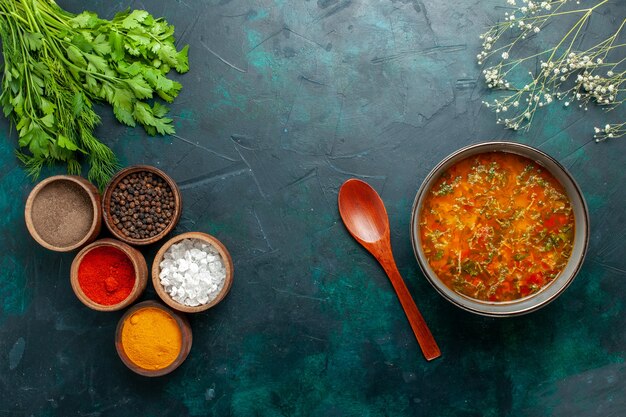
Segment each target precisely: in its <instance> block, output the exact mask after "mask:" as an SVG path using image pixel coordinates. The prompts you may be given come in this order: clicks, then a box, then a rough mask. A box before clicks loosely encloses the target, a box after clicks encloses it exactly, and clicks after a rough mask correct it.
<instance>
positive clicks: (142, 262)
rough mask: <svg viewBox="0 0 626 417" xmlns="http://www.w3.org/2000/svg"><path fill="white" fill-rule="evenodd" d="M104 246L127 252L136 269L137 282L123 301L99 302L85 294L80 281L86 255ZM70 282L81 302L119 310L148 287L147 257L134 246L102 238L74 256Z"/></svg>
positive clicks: (105, 309)
mask: <svg viewBox="0 0 626 417" xmlns="http://www.w3.org/2000/svg"><path fill="white" fill-rule="evenodd" d="M103 246H111V247H114V248H116V249H119V250H120V251H122V252H124V254H126V256H127V257H128V259H130V261H131V262H132V264H133V267H134V269H135V284H134V285H133V289H132V290H131V292H130V294H128V296H127V297H126V298H125V299H124V300H123V301H120V302H119V303H117V304H112V305H102V304H98V303H96V302H95V301H93V300H92V299H91V298H89V297H87V295H85V293H84V292H83V289H82V288H81V286H80V283H79V282H78V268H79V267H80V263H81V262H82V260H83V258H84V257H85V255H86V254H87V253H89V252H90V251H91V250H93V249H96V248H100V247H103ZM70 283H71V284H72V290H74V294H76V297H77V298H78V299H79V300H80V302H81V303H83V304H84V305H86V306H87V307H89V308H91V309H92V310H97V311H117V310H121V309H123V308H125V307H128V306H129V305H130V304H132V303H133V302H134V301H135V300H137V298H139V296H140V295H141V294H142V293H143V291H144V290H145V289H146V285H147V283H148V265H147V264H146V259H145V258H144V257H143V255H142V254H141V252H139V251H138V250H137V249H135V248H133V247H132V246H130V245H127V244H126V243H124V242H120V241H119V240H115V239H109V238H107V239H100V240H96V241H95V242H93V243H92V244H90V245H89V246H85V247H84V248H83V249H82V250H81V251H80V252H78V254H77V255H76V257H75V258H74V261H73V262H72V267H71V269H70Z"/></svg>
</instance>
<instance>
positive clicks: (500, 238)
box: [420, 152, 574, 302]
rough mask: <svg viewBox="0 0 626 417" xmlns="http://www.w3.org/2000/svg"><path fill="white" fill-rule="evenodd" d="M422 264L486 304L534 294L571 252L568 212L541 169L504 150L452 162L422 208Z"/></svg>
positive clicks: (563, 199)
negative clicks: (426, 264)
mask: <svg viewBox="0 0 626 417" xmlns="http://www.w3.org/2000/svg"><path fill="white" fill-rule="evenodd" d="M420 234H421V239H422V246H423V249H424V253H425V255H426V258H427V259H428V263H429V264H430V266H431V268H432V269H433V270H434V272H435V273H436V274H437V276H438V277H439V279H441V280H442V281H443V282H444V283H445V285H446V286H448V287H449V288H451V289H452V290H454V291H456V292H458V293H461V294H464V295H466V296H468V297H471V298H475V299H478V300H484V301H495V302H498V301H511V300H516V299H519V298H523V297H527V296H529V295H532V294H534V293H536V292H538V291H539V290H541V288H543V287H544V286H546V285H547V284H548V283H550V282H551V281H552V280H554V278H555V277H556V276H557V275H558V274H559V273H560V272H561V271H562V270H563V268H564V267H565V265H566V264H567V261H568V259H569V256H570V254H571V252H572V245H573V239H574V213H573V211H572V208H571V205H570V202H569V199H568V197H567V194H566V192H565V190H564V189H563V187H562V185H561V184H560V183H559V182H558V181H557V180H556V179H555V178H554V177H553V176H552V174H550V173H549V172H548V171H547V170H546V169H545V168H543V167H542V166H540V165H538V164H537V163H535V162H533V161H531V160H530V159H528V158H525V157H522V156H519V155H515V154H512V153H506V152H488V153H484V154H480V155H475V156H471V157H469V158H466V159H464V160H461V161H459V162H458V163H456V164H454V165H453V166H451V167H450V168H449V169H448V170H447V171H446V172H445V173H444V174H443V175H442V176H441V177H440V178H439V179H438V180H437V181H436V182H435V183H434V185H433V187H432V188H431V190H430V191H429V192H428V196H427V197H426V199H425V201H424V204H423V208H422V211H421V213H420Z"/></svg>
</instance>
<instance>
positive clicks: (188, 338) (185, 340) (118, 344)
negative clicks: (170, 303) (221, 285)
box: [115, 300, 193, 377]
mask: <svg viewBox="0 0 626 417" xmlns="http://www.w3.org/2000/svg"><path fill="white" fill-rule="evenodd" d="M150 307H152V308H156V309H159V310H161V311H163V312H165V313H167V314H169V315H170V317H172V318H173V319H174V321H175V322H176V324H177V325H178V329H179V330H180V337H181V347H180V351H179V352H178V355H177V356H176V359H174V361H173V362H172V363H171V364H169V365H168V366H166V367H165V368H162V369H145V368H142V367H140V366H138V365H136V364H135V363H134V362H133V361H132V360H130V358H129V357H128V355H127V354H126V351H125V350H124V346H123V345H122V329H123V328H124V323H126V320H127V319H128V318H129V317H130V316H131V315H132V314H134V313H135V312H137V311H139V310H141V309H144V308H150ZM192 343H193V334H192V331H191V325H190V324H189V320H187V317H185V316H184V315H182V314H181V313H180V312H178V311H176V310H172V309H170V308H168V307H167V306H165V305H163V303H160V302H159V301H157V300H146V301H142V302H140V303H137V304H135V305H134V306H132V307H131V308H129V309H128V310H126V312H124V314H123V315H122V317H121V318H120V320H119V321H118V322H117V327H116V328H115V350H117V354H118V356H119V357H120V359H121V360H122V362H123V363H124V365H126V367H127V368H128V369H130V370H131V371H133V372H135V373H137V374H139V375H142V376H147V377H157V376H163V375H166V374H169V373H170V372H172V371H174V370H175V369H176V368H178V367H179V366H180V365H182V363H183V362H184V361H185V359H187V356H188V355H189V351H190V350H191V345H192Z"/></svg>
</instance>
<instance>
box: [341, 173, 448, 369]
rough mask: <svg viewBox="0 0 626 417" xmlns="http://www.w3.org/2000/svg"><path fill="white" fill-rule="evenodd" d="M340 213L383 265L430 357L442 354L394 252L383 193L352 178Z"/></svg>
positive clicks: (343, 189) (345, 185) (346, 185)
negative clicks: (399, 268) (395, 258)
mask: <svg viewBox="0 0 626 417" xmlns="http://www.w3.org/2000/svg"><path fill="white" fill-rule="evenodd" d="M338 203H339V214H340V215H341V219H342V220H343V222H344V224H345V225H346V228H347V229H348V232H350V234H351V235H352V237H354V239H356V241H357V242H359V243H360V244H361V245H363V247H365V249H367V250H368V252H370V253H371V254H372V255H373V256H374V257H375V258H376V259H377V260H378V262H379V263H380V264H381V266H382V267H383V269H384V270H385V272H386V273H387V276H388V277H389V280H390V281H391V284H392V286H393V289H394V290H395V291H396V295H397V296H398V299H399V300H400V304H402V308H403V310H404V313H405V314H406V317H407V319H408V320H409V324H410V325H411V329H413V333H414V334H415V338H416V339H417V342H418V343H419V345H420V348H421V349H422V353H423V354H424V357H425V358H426V360H429V361H430V360H432V359H435V358H438V357H439V356H441V351H440V350H439V346H437V342H435V339H434V338H433V335H432V334H431V332H430V330H429V329H428V326H427V325H426V322H425V321H424V318H423V317H422V315H421V313H420V312H419V310H418V309H417V306H416V305H415V301H413V298H412V297H411V293H410V292H409V290H408V288H407V287H406V284H405V283H404V280H403V279H402V276H401V275H400V272H399V271H398V267H397V266H396V262H395V260H394V258H393V253H392V251H391V239H390V237H389V217H388V216H387V210H386V209H385V205H384V203H383V201H382V200H381V198H380V196H379V195H378V193H377V192H376V190H374V189H373V188H372V187H371V186H370V185H369V184H368V183H366V182H364V181H361V180H357V179H354V178H352V179H349V180H347V181H346V182H345V183H343V185H342V186H341V188H340V189H339V197H338Z"/></svg>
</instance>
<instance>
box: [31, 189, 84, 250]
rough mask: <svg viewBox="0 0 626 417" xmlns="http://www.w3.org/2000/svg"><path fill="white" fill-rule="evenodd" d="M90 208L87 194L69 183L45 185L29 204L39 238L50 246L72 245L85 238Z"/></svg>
mask: <svg viewBox="0 0 626 417" xmlns="http://www.w3.org/2000/svg"><path fill="white" fill-rule="evenodd" d="M93 215H94V208H93V204H92V202H91V200H90V199H89V194H87V191H85V190H84V189H83V188H82V187H81V186H80V185H78V184H76V183H74V182H73V181H69V180H67V181H66V180H62V181H54V182H51V183H50V184H48V185H46V186H45V187H44V188H43V189H42V190H41V191H39V193H38V194H37V197H35V200H34V201H33V209H32V213H31V218H32V220H33V226H34V228H35V230H36V231H37V233H38V234H39V236H40V237H41V238H42V239H43V240H45V241H46V242H48V243H49V244H50V245H53V246H58V247H68V246H72V245H74V244H76V243H78V242H80V241H81V240H82V239H84V238H85V236H87V234H88V233H89V230H90V229H91V226H92V224H93Z"/></svg>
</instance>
